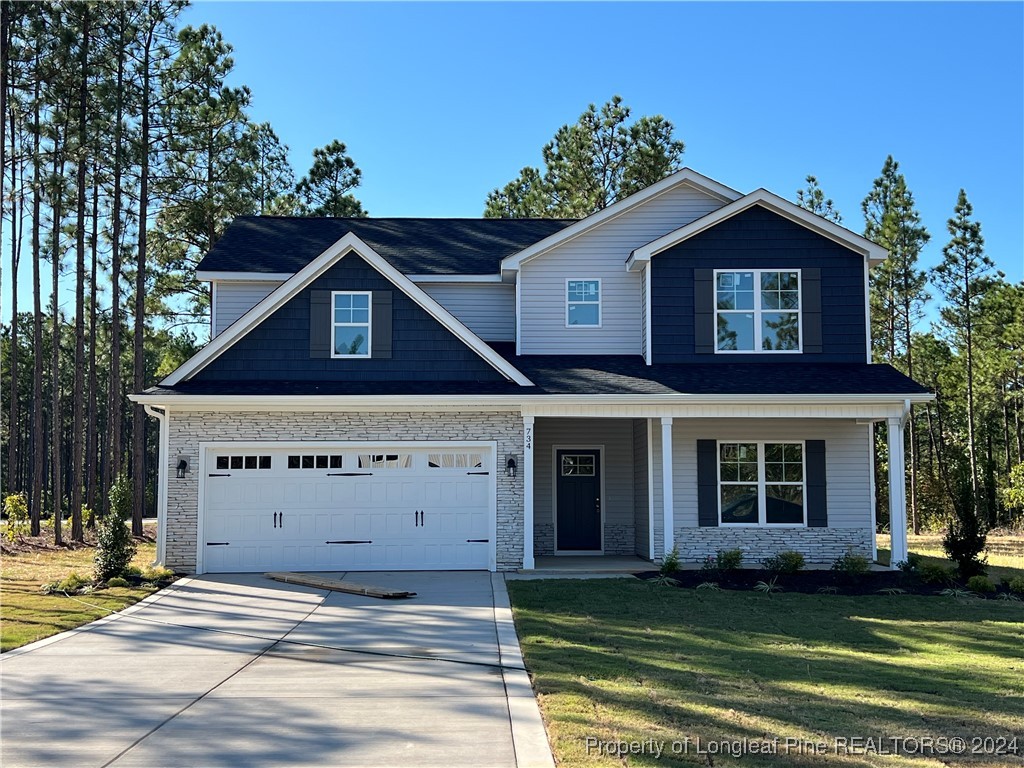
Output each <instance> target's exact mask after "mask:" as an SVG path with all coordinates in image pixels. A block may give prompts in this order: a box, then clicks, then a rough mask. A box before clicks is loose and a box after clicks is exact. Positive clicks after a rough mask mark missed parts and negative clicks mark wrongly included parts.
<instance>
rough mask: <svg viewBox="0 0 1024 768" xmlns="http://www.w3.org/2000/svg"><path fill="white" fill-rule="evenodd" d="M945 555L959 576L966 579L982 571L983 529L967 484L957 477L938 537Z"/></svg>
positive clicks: (983, 559) (983, 561)
mask: <svg viewBox="0 0 1024 768" xmlns="http://www.w3.org/2000/svg"><path fill="white" fill-rule="evenodd" d="M942 548H943V549H944V550H945V551H946V556H947V557H948V558H949V559H950V560H952V561H953V562H954V563H956V565H957V569H958V570H959V571H960V577H961V578H964V579H969V578H971V576H978V575H981V574H984V573H985V558H984V556H983V555H982V552H984V551H985V531H984V530H983V529H982V525H981V520H979V519H978V515H977V513H976V511H975V500H974V497H973V495H972V494H971V490H970V484H969V483H968V482H967V481H966V480H964V479H963V478H961V479H960V481H959V483H958V493H957V494H956V498H954V499H953V516H952V517H951V518H950V521H949V526H948V527H947V528H946V535H945V536H944V537H943V538H942Z"/></svg>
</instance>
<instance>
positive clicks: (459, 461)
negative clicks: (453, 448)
mask: <svg viewBox="0 0 1024 768" xmlns="http://www.w3.org/2000/svg"><path fill="white" fill-rule="evenodd" d="M483 465H484V457H483V455H482V454H479V453H430V454H427V466H428V467H429V468H430V469H470V468H480V467H483Z"/></svg>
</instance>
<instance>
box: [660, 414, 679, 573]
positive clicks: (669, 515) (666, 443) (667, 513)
mask: <svg viewBox="0 0 1024 768" xmlns="http://www.w3.org/2000/svg"><path fill="white" fill-rule="evenodd" d="M661 488H662V491H661V498H662V516H661V524H662V545H661V550H662V557H664V556H665V555H667V554H668V553H669V552H671V551H672V547H673V546H674V545H675V538H676V535H675V515H674V510H675V499H674V498H673V494H672V417H671V416H664V417H662V419H661Z"/></svg>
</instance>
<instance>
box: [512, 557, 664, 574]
mask: <svg viewBox="0 0 1024 768" xmlns="http://www.w3.org/2000/svg"><path fill="white" fill-rule="evenodd" d="M652 570H657V566H656V565H653V564H652V563H651V562H650V561H649V560H644V559H643V558H642V557H637V556H636V555H572V556H569V555H566V556H560V555H541V556H539V557H537V558H536V559H535V560H534V570H532V571H525V573H538V572H540V573H544V572H548V573H638V572H640V571H652Z"/></svg>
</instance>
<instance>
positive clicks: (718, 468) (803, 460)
mask: <svg viewBox="0 0 1024 768" xmlns="http://www.w3.org/2000/svg"><path fill="white" fill-rule="evenodd" d="M740 443H746V444H748V445H751V444H753V445H756V446H757V483H756V485H757V522H756V523H726V522H723V521H722V485H723V483H724V484H725V485H755V483H751V482H747V481H742V480H725V481H723V480H722V446H723V445H737V444H740ZM765 445H799V446H800V464H801V468H800V476H801V477H802V478H803V480H801V481H800V483H799V485H800V486H801V487H802V488H803V493H801V494H800V497H801V499H802V502H803V503H802V506H803V508H804V520H803V522H802V523H769V522H768V521H767V510H766V503H765V502H766V499H767V495H766V494H765V486H766V485H797V483H795V482H792V481H788V482H786V481H783V482H771V483H768V482H766V481H765V472H764V464H765V462H764V453H765V451H764V447H765ZM715 478H716V480H717V481H718V483H717V485H716V486H715V491H716V493H717V494H718V525H719V526H720V527H723V528H806V527H807V441H806V440H743V439H739V438H737V439H730V440H718V441H717V442H716V444H715Z"/></svg>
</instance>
